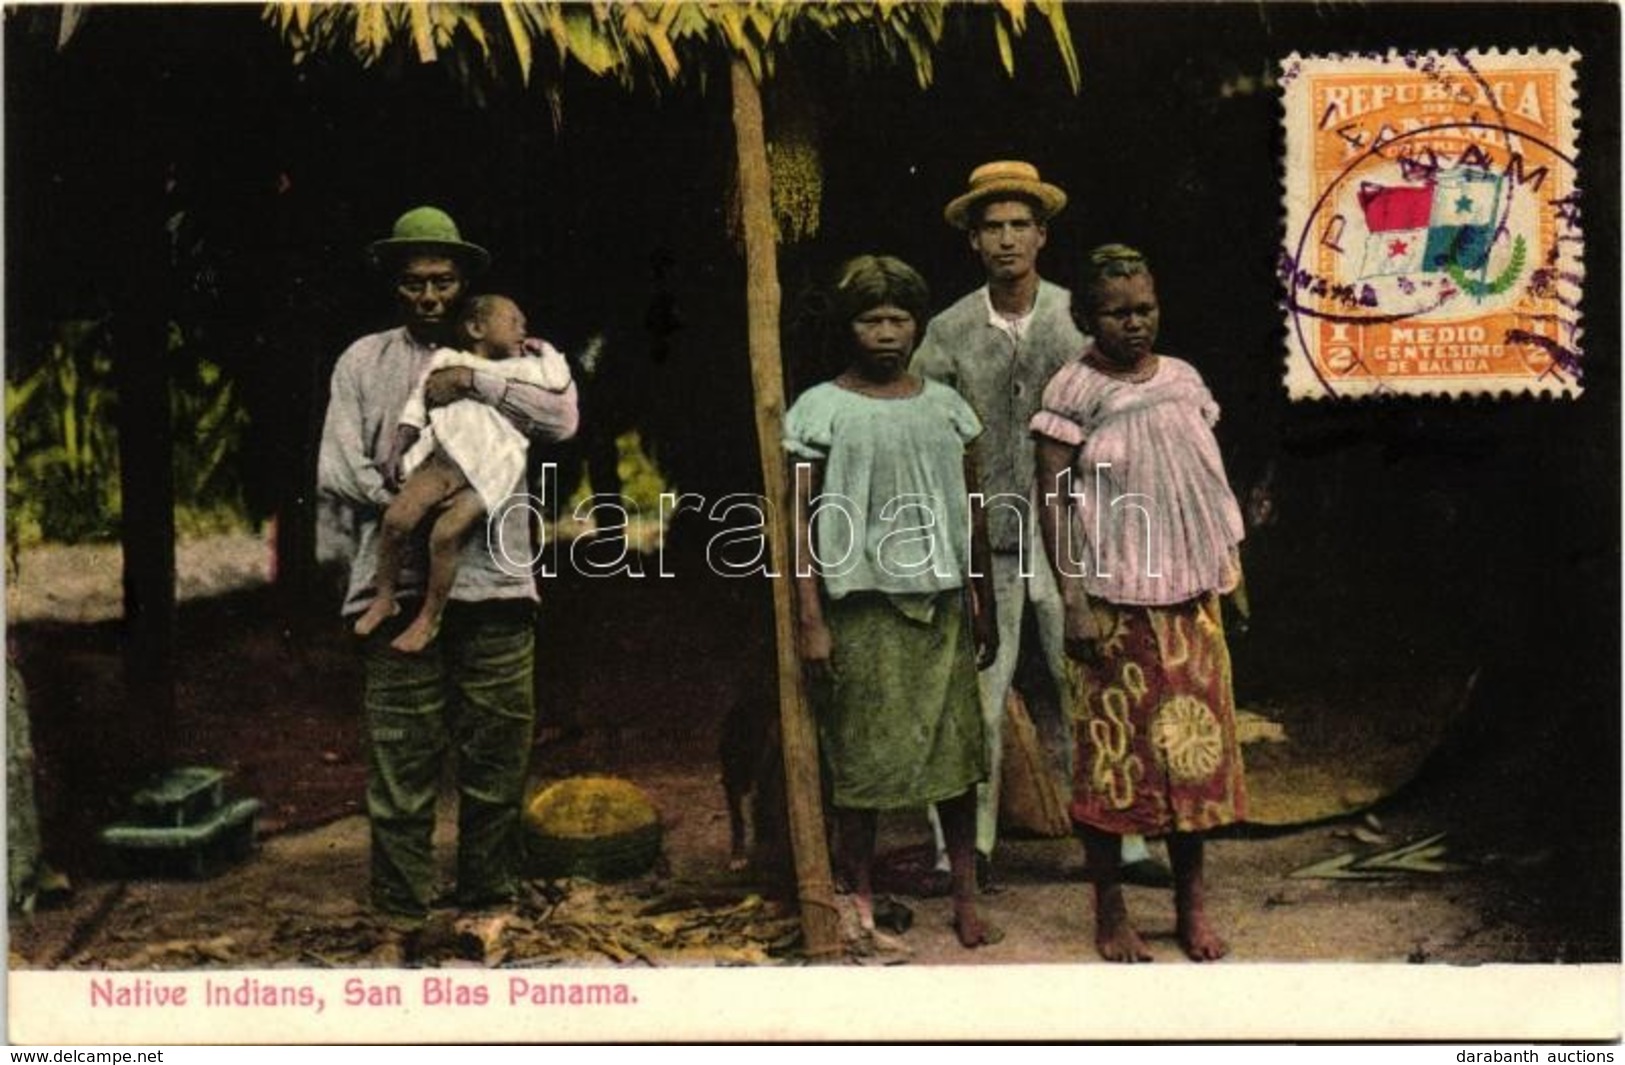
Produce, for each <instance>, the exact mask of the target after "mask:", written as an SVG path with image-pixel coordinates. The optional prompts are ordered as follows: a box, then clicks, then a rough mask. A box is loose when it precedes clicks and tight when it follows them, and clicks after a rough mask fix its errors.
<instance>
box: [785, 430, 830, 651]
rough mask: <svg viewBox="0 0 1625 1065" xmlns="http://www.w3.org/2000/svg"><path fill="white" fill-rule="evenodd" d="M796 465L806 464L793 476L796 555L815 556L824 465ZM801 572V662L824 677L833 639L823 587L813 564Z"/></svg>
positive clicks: (800, 461)
mask: <svg viewBox="0 0 1625 1065" xmlns="http://www.w3.org/2000/svg"><path fill="white" fill-rule="evenodd" d="M796 465H805V466H806V467H807V469H808V471H809V476H806V477H794V476H793V474H792V479H793V480H794V482H795V485H796V515H795V517H796V542H797V544H798V545H799V546H798V548H797V551H796V555H797V557H799V558H804V559H809V560H810V559H815V558H817V557H818V556H817V555H816V554H814V553H813V542H812V501H813V500H814V499H816V498H817V497H818V494H819V493H820V492H822V491H823V490H824V464H823V463H822V462H811V461H808V460H807V459H796ZM805 569H806V571H805V572H803V571H802V568H801V567H797V570H796V574H795V582H796V614H797V620H798V621H799V623H800V624H799V628H800V630H801V661H802V664H803V665H804V666H806V667H807V670H808V672H809V673H811V674H812V675H813V676H824V677H827V676H829V675H830V674H831V673H832V672H833V666H832V655H833V651H834V641H833V639H832V638H831V637H830V632H829V626H828V625H827V624H826V623H825V621H824V602H823V598H822V595H823V589H822V588H821V587H820V585H819V576H818V573H817V568H816V566H812V565H809V566H807V567H806V568H805Z"/></svg>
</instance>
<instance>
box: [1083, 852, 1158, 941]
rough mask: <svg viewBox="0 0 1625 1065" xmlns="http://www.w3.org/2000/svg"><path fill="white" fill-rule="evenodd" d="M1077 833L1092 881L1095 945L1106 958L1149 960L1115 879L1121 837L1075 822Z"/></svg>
mask: <svg viewBox="0 0 1625 1065" xmlns="http://www.w3.org/2000/svg"><path fill="white" fill-rule="evenodd" d="M1078 835H1080V836H1082V837H1083V860H1084V863H1085V865H1087V866H1088V871H1089V878H1090V879H1091V880H1093V881H1094V884H1095V949H1096V950H1098V951H1099V952H1100V956H1101V957H1102V958H1105V959H1106V960H1107V961H1123V962H1139V961H1150V960H1151V950H1150V948H1149V947H1147V946H1146V945H1145V940H1143V939H1141V938H1140V933H1139V932H1138V931H1136V930H1135V928H1134V922H1132V921H1130V920H1129V916H1128V903H1127V902H1126V901H1124V899H1123V884H1122V882H1121V881H1120V880H1119V879H1118V868H1119V866H1118V863H1119V862H1120V861H1121V860H1122V854H1123V838H1122V837H1121V836H1117V835H1114V834H1112V833H1110V832H1102V831H1101V830H1100V829H1098V828H1090V827H1088V826H1087V825H1079V826H1078Z"/></svg>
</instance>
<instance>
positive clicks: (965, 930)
mask: <svg viewBox="0 0 1625 1065" xmlns="http://www.w3.org/2000/svg"><path fill="white" fill-rule="evenodd" d="M937 820H939V821H940V822H942V837H943V841H944V842H945V843H946V844H947V846H948V875H949V878H950V879H951V880H952V881H953V896H954V931H955V932H957V933H958V934H959V945H960V946H962V947H980V946H983V945H985V944H989V943H997V942H998V941H999V939H1000V938H1001V937H1000V936H999V934H998V933H997V932H995V931H994V930H993V929H992V928H990V927H989V926H988V925H985V924H983V923H982V916H981V914H979V913H977V912H976V789H975V788H972V789H971V790H969V791H967V792H965V793H964V794H963V795H958V796H955V797H954V798H952V799H946V800H944V801H942V802H939V803H937Z"/></svg>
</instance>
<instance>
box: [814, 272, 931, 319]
mask: <svg viewBox="0 0 1625 1065" xmlns="http://www.w3.org/2000/svg"><path fill="white" fill-rule="evenodd" d="M832 297H833V298H832V299H831V301H830V311H831V315H830V320H831V323H832V324H835V323H839V324H841V325H844V324H845V323H847V322H850V321H851V320H852V319H854V318H856V317H857V316H858V315H860V314H862V313H863V312H864V311H869V310H873V309H874V308H876V307H884V306H887V305H888V304H889V305H891V306H893V307H899V308H901V309H903V310H905V311H907V312H908V313H909V314H910V315H912V316H913V318H914V322H915V324H916V325H918V326H920V327H922V328H923V327H924V326H925V321H926V308H927V307H928V306H929V305H930V302H931V293H930V291H929V290H928V289H927V288H926V285H925V279H924V278H923V277H921V276H920V275H919V272H918V271H916V270H915V269H914V268H913V267H912V266H910V265H908V264H907V263H905V262H904V261H903V260H901V259H897V258H893V257H892V256H890V255H859V256H858V257H857V258H855V259H848V260H847V261H846V263H845V264H844V265H843V266H842V267H841V269H840V272H839V273H838V274H837V275H836V281H835V288H834V291H833V293H832Z"/></svg>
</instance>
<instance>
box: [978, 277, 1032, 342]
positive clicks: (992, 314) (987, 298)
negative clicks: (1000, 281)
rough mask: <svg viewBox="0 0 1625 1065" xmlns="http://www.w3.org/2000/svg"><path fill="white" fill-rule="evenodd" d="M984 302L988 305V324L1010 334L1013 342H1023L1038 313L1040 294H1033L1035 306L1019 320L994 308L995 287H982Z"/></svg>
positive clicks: (1028, 309)
mask: <svg viewBox="0 0 1625 1065" xmlns="http://www.w3.org/2000/svg"><path fill="white" fill-rule="evenodd" d="M982 302H983V303H985V304H987V324H988V325H990V326H992V327H993V328H995V329H1000V330H1003V331H1004V332H1006V333H1008V334H1010V338H1011V339H1012V340H1021V339H1022V338H1023V337H1025V336H1026V335H1027V327H1028V326H1029V325H1031V324H1032V320H1033V315H1034V314H1036V313H1038V293H1037V292H1034V293H1033V305H1032V306H1031V307H1029V308H1027V313H1026V314H1023V315H1021V316H1020V317H1019V318H1011V317H1008V316H1007V315H1004V314H1002V313H1000V312H999V310H998V308H996V307H994V306H993V287H992V286H991V285H983V286H982Z"/></svg>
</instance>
